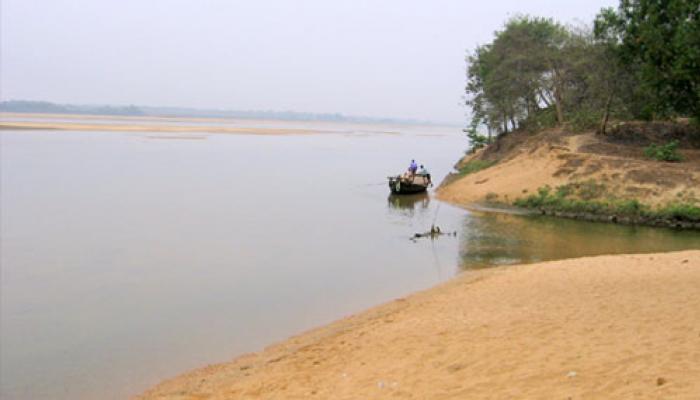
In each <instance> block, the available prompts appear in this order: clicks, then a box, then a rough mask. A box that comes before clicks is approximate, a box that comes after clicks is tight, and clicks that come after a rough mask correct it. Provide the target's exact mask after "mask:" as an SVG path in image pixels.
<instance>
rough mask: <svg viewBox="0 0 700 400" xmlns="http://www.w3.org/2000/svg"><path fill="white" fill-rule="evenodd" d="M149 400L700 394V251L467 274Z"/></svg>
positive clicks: (166, 385) (169, 387)
mask: <svg viewBox="0 0 700 400" xmlns="http://www.w3.org/2000/svg"><path fill="white" fill-rule="evenodd" d="M232 340H235V338H232ZM140 398H142V399H314V398H318V399H390V398H391V399H394V398H399V399H487V398H488V399H632V398H634V399H698V398H700V250H694V251H685V252H677V253H666V254H648V255H622V256H602V257H591V258H580V259H572V260H564V261H555V262H546V263H541V264H533V265H520V266H511V267H503V268H496V269H493V270H490V271H485V272H474V273H472V272H465V273H463V274H461V275H460V276H459V277H457V278H455V279H453V280H451V281H449V282H447V283H445V284H443V285H440V286H438V287H435V288H432V289H429V290H427V291H424V292H420V293H417V294H414V295H412V296H409V297H407V298H405V299H399V300H396V301H393V302H391V303H388V304H385V305H382V306H378V307H375V308H373V309H370V310H368V311H366V312H363V313H360V314H358V315H355V316H352V317H349V318H345V319H343V320H340V321H338V322H335V323H333V324H331V325H328V326H325V327H322V328H319V329H316V330H313V331H310V332H307V333H304V334H302V335H299V336H297V337H293V338H291V339H289V340H287V341H285V342H282V343H280V344H277V345H274V346H271V347H269V348H267V349H265V350H264V351H262V352H260V353H256V354H250V355H246V356H242V357H240V358H237V359H235V360H233V361H231V362H229V363H225V364H220V365H213V366H209V367H206V368H202V369H199V370H196V371H193V372H190V373H187V374H185V375H182V376H180V377H177V378H175V379H172V380H169V381H166V382H163V383H161V384H160V385H158V386H157V387H155V388H153V389H151V390H149V391H148V392H146V393H145V394H143V395H142V396H141V397H140Z"/></svg>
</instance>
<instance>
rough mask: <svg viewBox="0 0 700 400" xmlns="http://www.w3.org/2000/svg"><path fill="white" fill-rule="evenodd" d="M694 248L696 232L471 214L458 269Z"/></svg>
mask: <svg viewBox="0 0 700 400" xmlns="http://www.w3.org/2000/svg"><path fill="white" fill-rule="evenodd" d="M692 248H700V234H698V233H697V232H686V231H673V230H669V229H659V228H649V227H635V226H624V225H611V224H602V223H595V222H584V221H575V220H567V219H558V218H552V217H543V216H518V215H509V214H499V213H483V214H482V213H475V214H472V215H470V216H467V217H465V218H464V222H463V230H462V237H461V243H460V258H461V263H462V268H463V269H470V268H483V267H489V266H495V265H504V264H519V263H533V262H539V261H548V260H558V259H565V258H572V257H583V256H594V255H602V254H626V253H653V252H660V251H674V250H685V249H692Z"/></svg>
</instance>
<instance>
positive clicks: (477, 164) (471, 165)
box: [457, 160, 495, 177]
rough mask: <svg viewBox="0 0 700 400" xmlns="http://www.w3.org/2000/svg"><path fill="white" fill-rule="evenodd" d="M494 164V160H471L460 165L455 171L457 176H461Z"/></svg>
mask: <svg viewBox="0 0 700 400" xmlns="http://www.w3.org/2000/svg"><path fill="white" fill-rule="evenodd" d="M494 164H495V162H494V161H485V160H472V161H469V162H468V163H466V164H464V165H463V166H462V167H460V169H459V171H458V172H457V176H460V177H461V176H465V175H469V174H473V173H474V172H478V171H481V170H482V169H486V168H488V167H490V166H492V165H494Z"/></svg>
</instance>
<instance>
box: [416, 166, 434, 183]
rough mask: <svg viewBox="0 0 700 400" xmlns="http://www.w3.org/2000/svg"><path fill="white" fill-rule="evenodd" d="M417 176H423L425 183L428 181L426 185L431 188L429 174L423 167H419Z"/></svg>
mask: <svg viewBox="0 0 700 400" xmlns="http://www.w3.org/2000/svg"><path fill="white" fill-rule="evenodd" d="M418 175H420V176H424V177H425V179H426V181H428V185H430V186H433V181H432V180H431V179H430V172H429V171H428V169H427V168H425V167H424V166H423V165H421V166H420V169H419V170H418Z"/></svg>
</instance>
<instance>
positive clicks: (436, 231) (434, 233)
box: [411, 225, 457, 241]
mask: <svg viewBox="0 0 700 400" xmlns="http://www.w3.org/2000/svg"><path fill="white" fill-rule="evenodd" d="M443 235H445V236H457V231H454V232H443V231H442V230H441V229H440V227H439V226H435V225H431V226H430V230H429V231H427V232H423V233H416V234H414V235H413V236H412V237H411V240H413V241H415V240H416V239H420V238H430V239H435V238H437V237H438V236H443Z"/></svg>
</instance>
